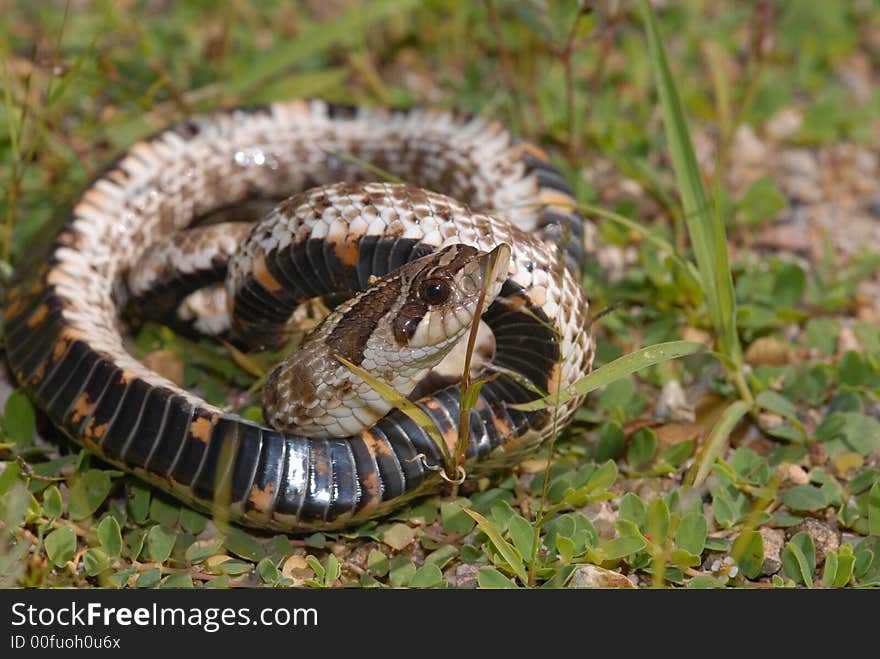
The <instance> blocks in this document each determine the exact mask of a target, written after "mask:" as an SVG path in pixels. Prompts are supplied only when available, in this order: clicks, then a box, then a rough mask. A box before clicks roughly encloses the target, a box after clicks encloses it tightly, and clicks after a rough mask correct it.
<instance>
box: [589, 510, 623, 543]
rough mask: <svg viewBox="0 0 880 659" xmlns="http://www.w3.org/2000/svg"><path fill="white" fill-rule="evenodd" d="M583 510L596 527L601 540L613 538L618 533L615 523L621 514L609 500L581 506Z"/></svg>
mask: <svg viewBox="0 0 880 659" xmlns="http://www.w3.org/2000/svg"><path fill="white" fill-rule="evenodd" d="M581 512H582V513H583V514H584V515H585V516H586V517H587V519H588V520H590V522H591V523H592V524H593V526H594V527H596V532H597V533H598V534H599V538H600V539H601V540H611V539H613V538H614V537H615V536H616V535H617V529H616V528H615V526H614V525H615V524H616V523H617V518H618V517H619V516H620V514H619V513H618V512H617V511H616V510H614V509H613V508H612V507H611V504H610V503H608V502H607V501H594V502H592V503H588V504H587V505H586V506H584V507H583V508H581Z"/></svg>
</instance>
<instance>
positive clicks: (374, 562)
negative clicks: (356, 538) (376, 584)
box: [367, 549, 388, 577]
mask: <svg viewBox="0 0 880 659" xmlns="http://www.w3.org/2000/svg"><path fill="white" fill-rule="evenodd" d="M367 570H369V571H370V574H372V575H374V576H377V577H384V576H385V575H386V574H388V557H387V556H386V555H385V554H383V553H382V552H381V551H379V550H377V549H371V550H370V554H369V556H367Z"/></svg>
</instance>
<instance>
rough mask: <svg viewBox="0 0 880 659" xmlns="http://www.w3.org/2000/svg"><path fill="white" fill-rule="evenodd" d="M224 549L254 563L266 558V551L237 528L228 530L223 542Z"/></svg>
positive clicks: (251, 537)
mask: <svg viewBox="0 0 880 659" xmlns="http://www.w3.org/2000/svg"><path fill="white" fill-rule="evenodd" d="M224 544H225V545H226V548H227V549H228V550H229V551H231V552H232V553H233V554H235V555H236V556H240V557H241V558H244V559H246V560H249V561H253V562H254V563H257V562H259V561H260V560H262V559H263V558H264V557H265V556H266V550H265V549H264V548H263V545H261V544H260V543H259V542H257V541H256V540H254V538H253V536H251V535H250V534H248V533H246V532H245V531H242V530H240V529H237V528H230V529H229V532H228V533H227V535H226V540H225V542H224Z"/></svg>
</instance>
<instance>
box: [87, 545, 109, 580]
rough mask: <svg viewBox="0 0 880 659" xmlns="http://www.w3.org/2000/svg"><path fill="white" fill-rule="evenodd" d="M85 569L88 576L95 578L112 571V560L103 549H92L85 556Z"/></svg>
mask: <svg viewBox="0 0 880 659" xmlns="http://www.w3.org/2000/svg"><path fill="white" fill-rule="evenodd" d="M83 568H84V569H85V571H86V574H87V575H89V576H90V577H94V576H97V575H99V574H101V573H102V572H105V571H106V570H109V569H110V559H109V558H108V557H107V554H105V553H104V551H103V550H102V549H98V548H97V547H92V548H91V549H89V550H88V551H87V552H86V553H85V554H83Z"/></svg>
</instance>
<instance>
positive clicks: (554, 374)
mask: <svg viewBox="0 0 880 659" xmlns="http://www.w3.org/2000/svg"><path fill="white" fill-rule="evenodd" d="M558 385H559V362H556V363H555V364H553V368H551V369H550V375H548V376H547V393H548V394H551V395H552V394H555V393H556V391H557V388H558Z"/></svg>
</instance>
